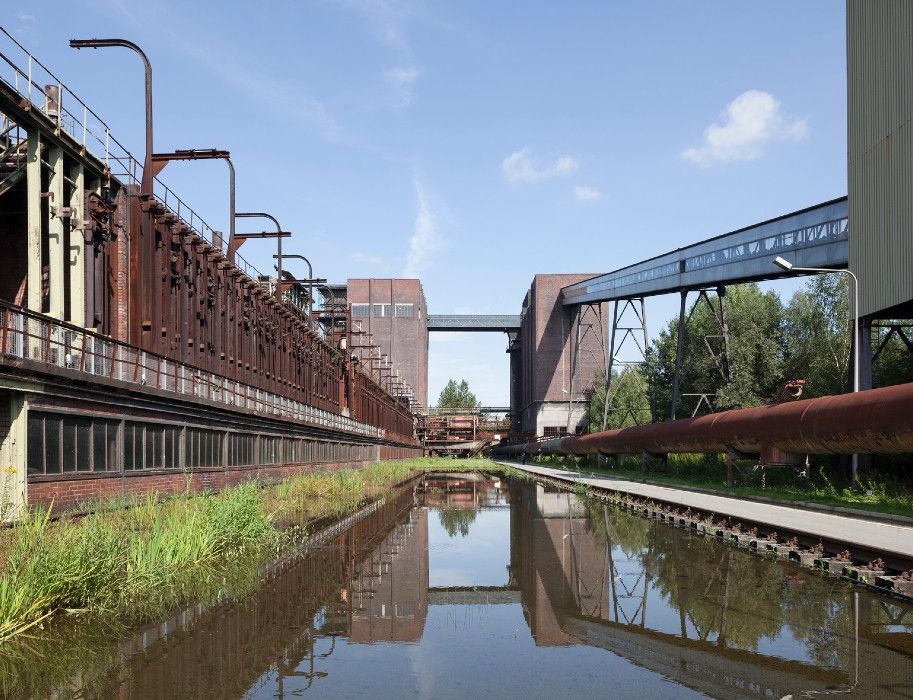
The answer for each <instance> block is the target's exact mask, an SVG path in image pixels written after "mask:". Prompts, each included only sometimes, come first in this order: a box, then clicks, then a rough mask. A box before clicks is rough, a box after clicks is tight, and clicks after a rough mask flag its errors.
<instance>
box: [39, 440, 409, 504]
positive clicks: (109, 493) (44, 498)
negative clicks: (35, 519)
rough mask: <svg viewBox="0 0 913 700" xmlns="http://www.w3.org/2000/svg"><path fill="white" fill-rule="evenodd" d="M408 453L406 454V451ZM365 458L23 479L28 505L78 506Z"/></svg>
mask: <svg viewBox="0 0 913 700" xmlns="http://www.w3.org/2000/svg"><path fill="white" fill-rule="evenodd" d="M410 453H411V454H410ZM420 455H421V450H415V449H412V450H409V449H408V448H401V447H391V446H388V445H384V446H382V447H381V459H404V458H407V457H414V456H420ZM369 464H371V462H335V463H321V464H288V465H283V466H276V467H229V468H227V469H221V468H216V469H200V470H197V471H194V472H174V471H168V472H164V471H159V472H149V471H144V472H124V473H123V475H122V474H121V473H120V472H116V473H111V474H76V475H73V476H69V477H63V478H60V477H57V478H54V479H42V480H32V481H30V482H29V484H28V502H29V506H30V507H32V508H34V507H35V506H43V507H49V506H50V505H51V503H52V502H53V508H54V512H57V513H60V512H66V511H79V510H84V509H85V506H86V505H88V504H90V503H91V502H93V501H99V500H104V499H108V498H116V497H118V496H141V495H143V494H146V493H149V492H152V491H155V492H158V493H162V494H173V493H180V492H183V491H185V490H189V491H190V492H191V493H202V492H216V491H221V490H222V489H224V488H225V487H226V486H233V485H235V484H241V483H244V482H247V481H257V482H259V483H274V482H277V481H282V480H283V479H287V478H289V477H292V476H296V475H298V474H308V473H312V472H333V471H337V470H339V469H345V468H362V467H365V466H367V465H369Z"/></svg>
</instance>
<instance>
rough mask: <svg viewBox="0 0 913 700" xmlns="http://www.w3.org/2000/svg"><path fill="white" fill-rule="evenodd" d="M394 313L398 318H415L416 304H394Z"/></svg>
mask: <svg viewBox="0 0 913 700" xmlns="http://www.w3.org/2000/svg"><path fill="white" fill-rule="evenodd" d="M393 315H394V316H396V317H397V318H413V317H414V316H415V305H414V304H395V305H394V306H393Z"/></svg>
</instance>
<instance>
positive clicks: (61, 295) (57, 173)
mask: <svg viewBox="0 0 913 700" xmlns="http://www.w3.org/2000/svg"><path fill="white" fill-rule="evenodd" d="M48 163H49V164H50V166H51V169H52V172H51V174H50V178H49V181H48V207H49V212H48V280H49V283H50V307H49V311H48V313H49V314H50V315H51V316H53V317H54V318H56V319H59V320H61V321H63V320H66V319H64V299H65V290H64V270H63V268H64V247H65V240H64V239H65V237H66V231H65V228H64V220H63V217H62V214H63V208H64V206H65V204H64V201H63V176H64V171H63V149H62V148H51V149H50V152H49V153H48Z"/></svg>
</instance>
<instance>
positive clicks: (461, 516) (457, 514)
mask: <svg viewBox="0 0 913 700" xmlns="http://www.w3.org/2000/svg"><path fill="white" fill-rule="evenodd" d="M437 515H438V519H439V520H440V521H441V527H443V528H444V530H446V531H447V535H448V536H450V537H456V536H457V535H459V536H460V537H466V536H467V535H469V526H470V525H472V524H473V523H474V522H475V520H476V517H477V516H478V515H479V509H478V508H441V509H440V510H439V511H438V514H437Z"/></svg>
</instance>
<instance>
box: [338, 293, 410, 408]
mask: <svg viewBox="0 0 913 700" xmlns="http://www.w3.org/2000/svg"><path fill="white" fill-rule="evenodd" d="M346 296H347V300H348V303H349V307H350V309H351V312H352V327H353V329H356V330H357V329H359V328H360V329H361V330H363V331H366V332H367V333H370V334H371V335H370V336H367V338H368V339H367V340H366V341H361V342H370V343H373V344H374V345H376V346H377V347H378V348H379V349H380V352H381V353H382V354H385V355H387V356H388V357H389V358H390V362H391V364H392V365H393V367H394V368H395V369H396V370H398V371H399V375H400V378H401V379H402V380H403V381H405V382H406V383H407V384H408V385H409V386H411V387H412V390H413V391H414V396H415V400H416V401H417V402H418V403H419V404H420V405H421V406H422V407H426V406H427V405H428V305H427V303H426V301H425V292H424V290H423V289H422V283H421V280H417V279H350V280H348V282H347V289H346ZM356 342H358V341H357V340H356V339H353V344H354V343H356Z"/></svg>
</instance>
